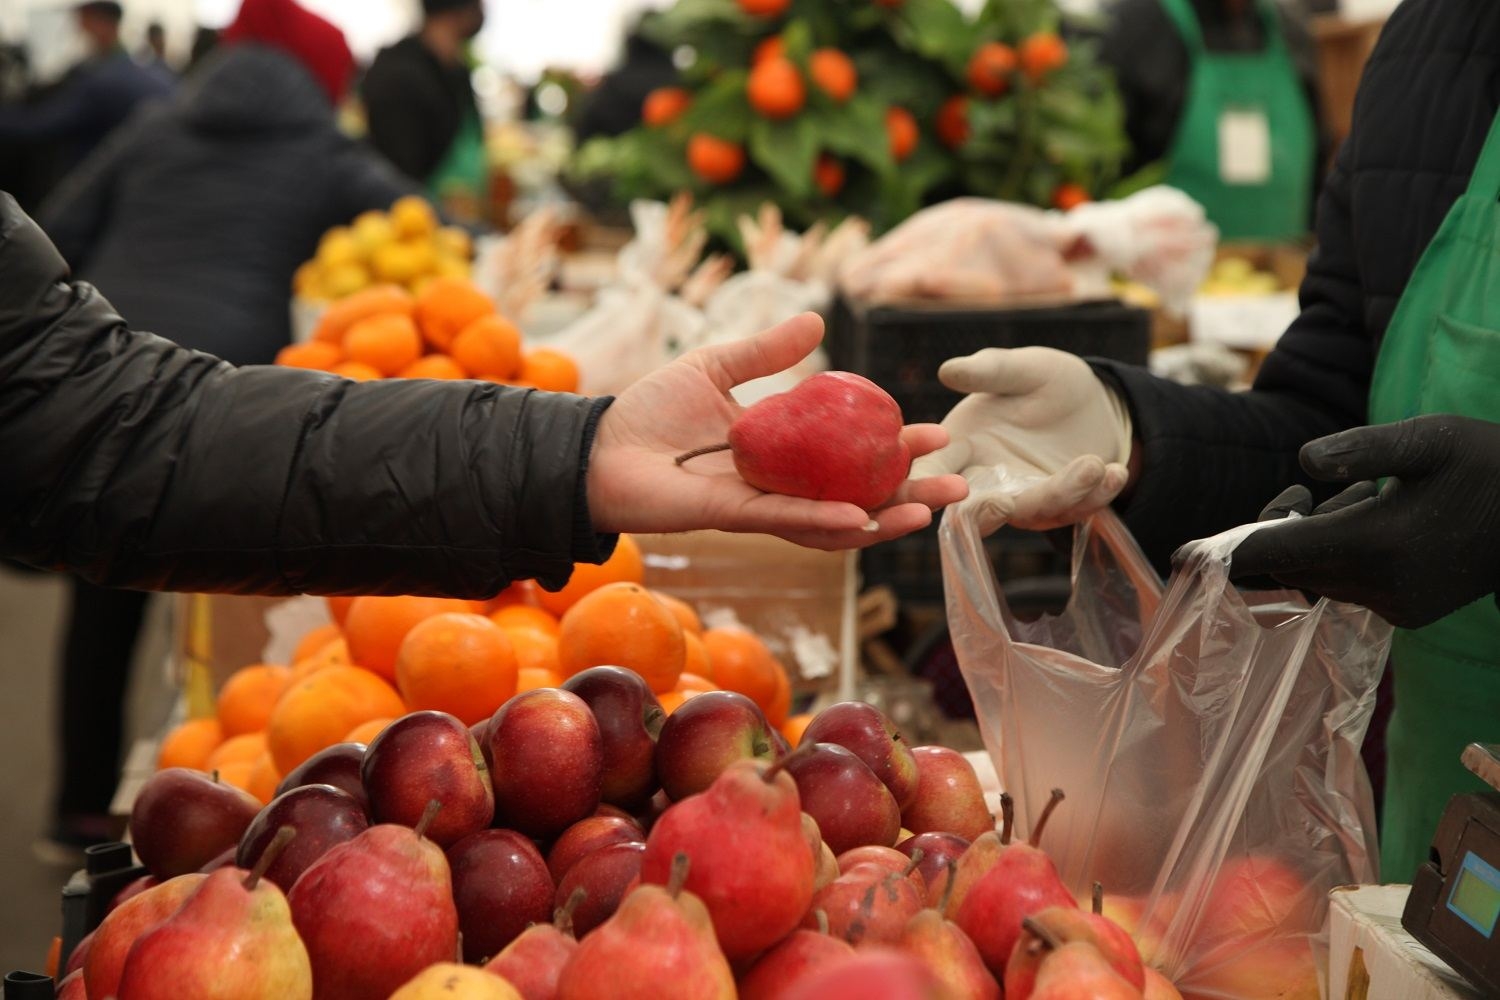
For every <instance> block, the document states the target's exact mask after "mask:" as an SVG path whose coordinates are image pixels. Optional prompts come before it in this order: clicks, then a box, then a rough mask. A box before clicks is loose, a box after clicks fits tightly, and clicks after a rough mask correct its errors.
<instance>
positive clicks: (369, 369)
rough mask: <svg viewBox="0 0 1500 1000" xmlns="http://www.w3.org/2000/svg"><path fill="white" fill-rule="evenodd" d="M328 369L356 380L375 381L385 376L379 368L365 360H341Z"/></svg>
mask: <svg viewBox="0 0 1500 1000" xmlns="http://www.w3.org/2000/svg"><path fill="white" fill-rule="evenodd" d="M328 370H329V371H331V372H333V373H334V374H335V375H342V376H344V378H347V379H351V380H353V381H355V382H375V381H378V380H380V379H383V378H385V376H384V375H382V374H381V373H380V369H379V368H376V367H374V366H373V365H367V364H365V363H364V362H363V361H340V362H339V363H338V364H336V365H334V366H333V367H332V368H330V369H328Z"/></svg>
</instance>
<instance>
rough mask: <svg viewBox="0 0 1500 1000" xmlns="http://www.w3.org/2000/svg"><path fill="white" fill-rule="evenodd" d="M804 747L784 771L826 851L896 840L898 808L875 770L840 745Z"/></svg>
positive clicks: (792, 757) (893, 842)
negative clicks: (818, 832)
mask: <svg viewBox="0 0 1500 1000" xmlns="http://www.w3.org/2000/svg"><path fill="white" fill-rule="evenodd" d="M701 697H703V695H699V696H698V698H701ZM698 698H694V699H692V701H689V702H688V703H687V704H685V705H683V708H686V707H687V705H690V704H692V702H693V701H697V700H698ZM679 711H681V709H679ZM808 746H809V744H806V743H804V744H803V745H802V746H799V747H798V748H797V752H796V753H794V754H792V755H791V756H789V757H788V758H787V764H786V769H787V772H788V773H789V774H791V776H792V778H793V779H794V780H795V781H796V782H797V792H798V793H799V794H800V795H801V797H802V810H803V811H804V812H806V813H807V814H808V815H810V816H811V817H812V818H813V819H815V820H817V821H818V829H819V830H820V831H822V834H823V842H824V843H826V844H827V845H828V847H829V849H830V850H832V851H833V853H834V854H835V855H839V854H843V853H844V852H845V851H847V850H850V849H851V848H855V847H861V846H863V845H865V844H878V845H880V846H882V847H890V846H891V845H893V844H895V842H896V837H897V835H898V834H899V833H900V832H901V811H900V810H899V809H897V808H896V800H895V799H893V798H892V797H891V793H890V790H889V789H887V788H886V787H885V785H884V783H882V782H881V780H880V779H879V778H877V777H876V776H875V772H874V771H871V770H870V769H869V768H868V767H866V766H865V762H864V761H862V760H860V759H859V758H858V757H856V756H855V755H854V754H853V753H851V752H850V751H848V750H845V749H844V748H843V747H841V746H837V745H835V744H833V743H813V744H811V745H810V746H811V749H807V747H808Z"/></svg>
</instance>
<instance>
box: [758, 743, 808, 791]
mask: <svg viewBox="0 0 1500 1000" xmlns="http://www.w3.org/2000/svg"><path fill="white" fill-rule="evenodd" d="M815 746H817V744H816V743H808V744H807V745H805V746H799V747H798V748H797V749H795V750H793V751H792V752H791V753H789V754H787V755H786V756H784V757H781V758H779V759H777V760H774V761H772V762H771V766H770V767H768V768H766V769H765V772H764V773H762V774H761V777H762V778H764V779H765V782H766V784H768V785H769V784H770V783H771V782H773V781H775V780H776V775H778V774H780V773H781V772H782V771H784V770H786V766H787V765H788V764H790V763H791V762H792V761H794V760H801V759H802V758H803V757H808V756H811V755H812V752H813V747H815Z"/></svg>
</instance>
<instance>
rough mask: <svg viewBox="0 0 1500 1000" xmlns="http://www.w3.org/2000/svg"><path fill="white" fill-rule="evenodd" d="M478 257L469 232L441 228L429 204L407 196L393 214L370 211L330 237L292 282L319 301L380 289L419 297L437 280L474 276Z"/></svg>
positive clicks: (393, 207)
mask: <svg viewBox="0 0 1500 1000" xmlns="http://www.w3.org/2000/svg"><path fill="white" fill-rule="evenodd" d="M473 252H474V248H473V244H472V242H471V241H470V239H469V234H468V233H467V232H465V231H464V230H462V229H459V228H457V227H455V226H442V225H439V223H438V217H437V214H436V213H435V212H434V211H433V209H432V206H431V205H429V204H428V203H427V201H426V200H424V199H422V198H420V197H417V196H416V195H407V196H406V197H404V198H401V199H398V200H397V201H396V202H395V203H394V204H393V205H391V208H390V211H388V212H380V211H370V212H365V213H363V214H361V215H359V216H357V217H356V218H355V219H354V221H353V222H352V223H351V224H349V225H347V226H334V227H333V228H332V229H330V230H328V232H326V233H324V234H323V238H322V239H321V240H319V241H318V251H317V253H316V254H314V255H313V258H312V260H309V261H307V262H306V263H304V264H303V265H302V266H301V267H299V268H297V272H296V274H295V275H294V276H293V277H292V291H293V292H294V293H295V294H296V295H297V297H298V298H302V299H307V300H311V301H315V302H333V301H337V300H338V299H342V298H344V297H345V296H348V295H353V294H354V293H355V292H357V291H360V290H361V289H364V288H368V287H369V286H370V285H374V284H390V285H400V286H402V287H404V288H406V289H408V290H409V291H411V292H413V293H416V292H419V291H421V289H422V286H423V285H425V284H426V283H427V282H428V281H430V280H431V279H433V278H436V277H451V278H467V277H469V261H470V258H471V257H472V256H473Z"/></svg>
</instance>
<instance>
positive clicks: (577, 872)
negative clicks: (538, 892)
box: [552, 841, 646, 938]
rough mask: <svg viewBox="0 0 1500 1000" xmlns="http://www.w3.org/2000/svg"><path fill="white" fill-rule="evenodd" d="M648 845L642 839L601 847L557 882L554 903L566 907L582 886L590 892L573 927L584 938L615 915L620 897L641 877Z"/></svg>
mask: <svg viewBox="0 0 1500 1000" xmlns="http://www.w3.org/2000/svg"><path fill="white" fill-rule="evenodd" d="M645 856H646V845H645V844H643V843H641V842H640V841H630V842H628V843H623V844H611V845H610V846H608V847H601V848H599V850H597V851H594V852H593V853H592V854H589V855H587V856H585V857H583V858H581V859H579V861H578V863H577V864H575V865H574V866H573V867H572V868H569V869H568V873H567V874H566V875H564V876H563V880H562V881H561V882H559V883H558V884H557V892H556V893H555V894H554V895H553V897H552V902H553V905H554V906H559V907H560V906H563V905H564V904H566V903H567V901H568V897H570V896H572V895H573V890H574V889H577V888H578V887H579V886H582V887H583V890H584V891H585V892H586V893H588V895H586V896H585V897H584V898H583V902H581V903H579V904H578V908H577V909H575V910H574V911H573V929H574V931H575V932H577V934H578V936H579V937H580V938H581V937H583V936H584V935H585V934H587V933H588V932H589V931H591V930H593V929H594V928H595V927H598V926H599V925H600V924H602V923H604V921H606V920H608V919H609V918H610V917H611V916H613V915H614V912H615V910H616V909H618V908H619V906H620V900H622V899H624V898H625V893H626V892H627V891H628V890H629V889H630V887H631V885H632V884H634V883H635V882H637V881H638V880H639V879H640V877H641V861H642V859H643V858H644V857H645Z"/></svg>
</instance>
